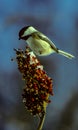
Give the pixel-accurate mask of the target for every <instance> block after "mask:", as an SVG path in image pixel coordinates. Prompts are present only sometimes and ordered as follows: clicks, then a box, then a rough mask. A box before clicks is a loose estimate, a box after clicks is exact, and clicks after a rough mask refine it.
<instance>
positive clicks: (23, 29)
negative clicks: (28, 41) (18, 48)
mask: <svg viewBox="0 0 78 130" xmlns="http://www.w3.org/2000/svg"><path fill="white" fill-rule="evenodd" d="M29 27H30V26H26V27H23V28H22V29H21V30H20V31H19V40H20V39H21V38H22V35H23V34H24V32H25V31H26V30H27V29H28V28H29Z"/></svg>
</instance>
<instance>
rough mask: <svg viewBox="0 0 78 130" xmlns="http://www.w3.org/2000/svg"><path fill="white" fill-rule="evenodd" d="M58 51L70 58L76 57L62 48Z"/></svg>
mask: <svg viewBox="0 0 78 130" xmlns="http://www.w3.org/2000/svg"><path fill="white" fill-rule="evenodd" d="M58 53H59V54H60V55H63V56H65V57H67V58H69V59H72V58H74V56H73V55H71V54H69V53H67V52H65V51H62V50H58Z"/></svg>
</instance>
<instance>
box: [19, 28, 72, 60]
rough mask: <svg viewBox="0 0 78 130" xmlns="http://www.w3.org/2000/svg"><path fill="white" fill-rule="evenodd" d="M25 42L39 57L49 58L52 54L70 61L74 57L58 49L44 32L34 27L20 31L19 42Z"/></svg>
mask: <svg viewBox="0 0 78 130" xmlns="http://www.w3.org/2000/svg"><path fill="white" fill-rule="evenodd" d="M20 39H22V40H25V41H26V43H27V44H28V46H29V48H30V49H31V50H32V51H33V52H34V53H35V54H36V55H38V56H47V55H50V54H52V53H57V54H60V55H63V56H65V57H67V58H69V59H72V58H74V55H72V54H70V53H67V52H65V51H62V50H60V49H58V48H57V47H56V46H55V44H54V43H53V42H52V41H51V40H50V39H49V38H48V37H47V36H46V35H44V34H43V33H42V32H40V31H38V30H37V29H35V28H34V27H33V26H25V27H23V28H22V29H21V30H20V31H19V40H20Z"/></svg>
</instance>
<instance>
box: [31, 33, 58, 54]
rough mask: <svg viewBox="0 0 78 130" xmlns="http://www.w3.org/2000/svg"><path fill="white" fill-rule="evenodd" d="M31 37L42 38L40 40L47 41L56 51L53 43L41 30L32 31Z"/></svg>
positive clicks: (56, 49)
mask: <svg viewBox="0 0 78 130" xmlns="http://www.w3.org/2000/svg"><path fill="white" fill-rule="evenodd" d="M32 37H33V38H37V39H42V40H44V41H46V42H48V43H49V45H50V46H51V48H52V49H54V50H55V51H56V52H57V53H58V48H57V47H56V46H55V45H54V43H53V42H52V41H51V40H50V39H49V38H48V37H47V36H45V35H44V34H42V33H41V32H34V33H32Z"/></svg>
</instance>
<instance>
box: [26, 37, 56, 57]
mask: <svg viewBox="0 0 78 130" xmlns="http://www.w3.org/2000/svg"><path fill="white" fill-rule="evenodd" d="M27 44H28V45H29V47H30V49H31V50H32V51H33V52H34V53H36V54H37V55H40V56H43V55H49V54H51V53H53V52H54V50H52V48H51V46H50V44H49V43H48V42H46V41H44V40H41V39H34V38H32V37H30V38H29V39H28V40H27Z"/></svg>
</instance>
